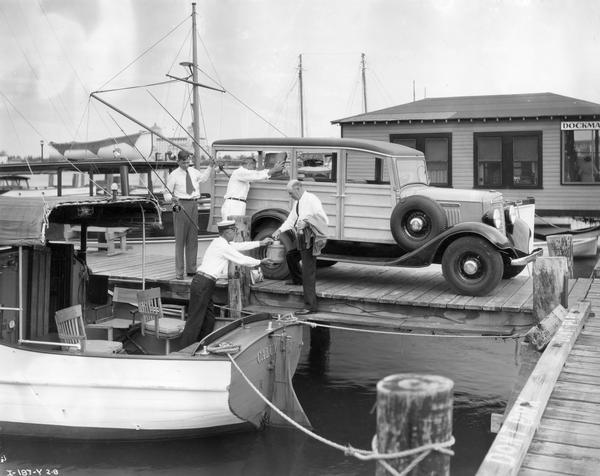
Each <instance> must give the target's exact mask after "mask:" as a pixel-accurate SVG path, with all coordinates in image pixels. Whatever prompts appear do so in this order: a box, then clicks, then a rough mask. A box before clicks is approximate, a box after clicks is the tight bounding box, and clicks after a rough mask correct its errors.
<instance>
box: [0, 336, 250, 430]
mask: <svg viewBox="0 0 600 476" xmlns="http://www.w3.org/2000/svg"><path fill="white" fill-rule="evenodd" d="M119 357H120V356H117V357H116V358H115V357H101V356H89V355H86V356H82V355H65V354H60V353H47V352H35V351H29V350H23V349H17V348H10V347H5V346H0V359H1V361H2V363H3V368H4V369H5V371H3V372H2V376H1V377H0V422H1V423H0V424H1V425H2V426H3V427H5V426H6V425H7V424H11V426H13V427H14V426H18V425H36V426H37V425H42V426H45V427H48V431H49V432H50V433H52V430H51V428H54V431H59V429H60V428H63V429H67V428H71V429H78V432H77V433H80V434H82V433H85V431H83V430H85V429H89V430H90V432H92V433H97V430H99V429H105V430H111V431H110V433H111V434H115V433H123V434H124V435H125V434H130V433H132V432H139V433H140V437H142V434H143V433H148V432H150V433H154V432H157V433H161V434H165V433H166V432H177V433H186V432H193V433H198V432H201V430H206V431H210V430H216V429H217V428H219V427H225V428H226V427H230V426H235V425H240V424H243V423H244V421H243V420H241V419H239V418H238V417H236V416H235V415H233V413H232V412H231V410H230V409H229V404H228V399H229V391H228V386H229V384H230V381H231V363H230V362H229V361H226V360H213V361H202V362H198V361H194V360H179V359H157V358H135V357H133V356H122V357H121V358H119ZM23 430H24V431H23V432H24V433H30V432H31V431H33V430H34V429H33V428H31V429H30V430H29V431H27V429H25V428H23ZM37 431H39V429H38V430H35V432H37ZM57 436H58V435H57Z"/></svg>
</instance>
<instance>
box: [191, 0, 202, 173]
mask: <svg viewBox="0 0 600 476" xmlns="http://www.w3.org/2000/svg"><path fill="white" fill-rule="evenodd" d="M196 36H197V35H196V4H195V3H192V62H193V66H192V80H193V81H194V84H193V85H192V101H193V102H192V121H193V122H192V135H193V136H194V162H195V164H196V166H198V165H199V161H200V112H199V104H200V100H199V97H198V86H197V85H198V44H197V40H196Z"/></svg>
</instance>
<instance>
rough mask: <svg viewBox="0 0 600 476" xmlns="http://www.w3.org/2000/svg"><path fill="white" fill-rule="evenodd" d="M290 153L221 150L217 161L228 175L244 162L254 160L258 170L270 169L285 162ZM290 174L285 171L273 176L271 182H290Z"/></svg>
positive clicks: (218, 152) (217, 155)
mask: <svg viewBox="0 0 600 476" xmlns="http://www.w3.org/2000/svg"><path fill="white" fill-rule="evenodd" d="M287 157H288V153H287V152H284V151H261V150H243V151H240V150H219V151H217V154H216V160H217V162H218V163H219V164H221V165H222V166H223V168H224V169H225V171H226V172H227V173H231V172H232V171H233V170H235V169H237V168H239V167H240V166H241V165H242V164H243V163H244V160H246V159H248V158H252V159H254V160H255V161H256V170H263V169H270V168H272V167H273V166H274V165H275V164H276V163H277V162H279V161H280V160H285V159H286V158H287ZM289 179H290V178H289V174H288V173H287V170H286V169H284V171H283V173H278V174H275V175H272V176H271V180H286V181H287V180H289Z"/></svg>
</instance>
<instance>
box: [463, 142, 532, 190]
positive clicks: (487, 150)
mask: <svg viewBox="0 0 600 476" xmlns="http://www.w3.org/2000/svg"><path fill="white" fill-rule="evenodd" d="M474 144H475V153H474V157H475V173H474V176H475V184H474V187H475V188H541V187H542V182H541V177H542V133H541V132H506V133H496V132H491V133H488V132H485V133H483V132H482V133H475V135H474Z"/></svg>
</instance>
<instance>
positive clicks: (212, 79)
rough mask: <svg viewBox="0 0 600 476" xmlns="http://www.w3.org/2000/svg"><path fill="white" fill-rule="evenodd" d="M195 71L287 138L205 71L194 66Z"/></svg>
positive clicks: (284, 134)
mask: <svg viewBox="0 0 600 476" xmlns="http://www.w3.org/2000/svg"><path fill="white" fill-rule="evenodd" d="M196 69H197V70H198V71H200V72H201V73H202V74H204V75H205V76H206V77H207V78H208V79H210V80H211V81H213V82H214V83H215V84H217V85H218V86H219V87H220V88H221V89H223V90H224V91H225V92H226V93H227V94H229V95H230V96H231V97H232V98H233V99H235V100H236V101H237V102H239V103H240V104H241V105H242V106H244V107H245V108H246V109H248V110H249V111H250V112H252V113H253V114H254V115H255V116H257V117H258V118H259V119H261V120H262V121H264V122H266V123H267V124H268V125H270V126H271V127H272V128H273V129H275V130H276V131H277V132H279V133H280V134H281V135H282V136H283V137H287V134H286V133H285V132H283V131H282V130H281V129H279V128H278V127H277V126H276V125H275V124H273V123H272V122H270V121H269V120H267V119H266V118H265V117H263V116H262V115H260V114H259V113H258V112H257V111H255V110H254V109H253V108H252V107H251V106H249V105H248V104H246V103H245V102H244V101H242V100H241V99H240V98H238V97H237V96H236V95H235V94H233V93H232V92H231V91H230V90H229V89H227V88H226V87H225V86H223V84H221V83H219V82H218V81H216V80H215V79H214V78H212V77H211V76H210V75H209V74H208V73H207V72H206V71H204V70H203V69H201V68H200V67H198V66H196Z"/></svg>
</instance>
